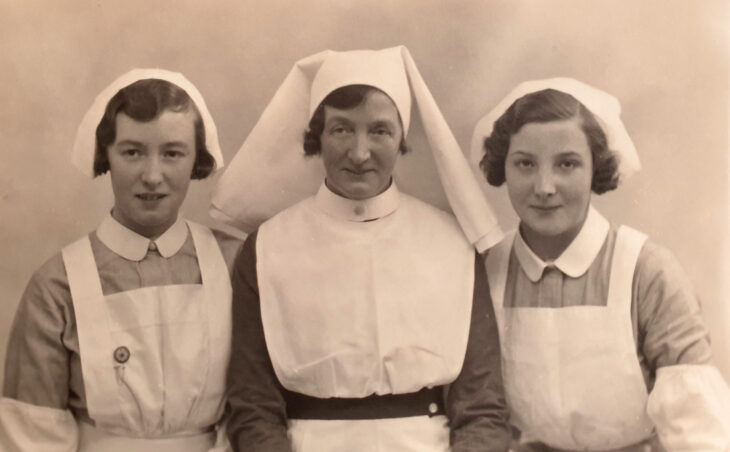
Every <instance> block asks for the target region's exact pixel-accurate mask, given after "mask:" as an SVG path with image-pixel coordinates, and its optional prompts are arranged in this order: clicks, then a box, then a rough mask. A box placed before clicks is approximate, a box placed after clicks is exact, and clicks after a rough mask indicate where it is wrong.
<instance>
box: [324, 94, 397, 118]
mask: <svg viewBox="0 0 730 452" xmlns="http://www.w3.org/2000/svg"><path fill="white" fill-rule="evenodd" d="M324 115H325V116H324V119H325V122H327V121H330V120H336V119H347V120H351V121H367V122H373V121H388V122H393V123H394V124H400V116H399V114H398V108H396V106H395V103H393V101H392V100H391V99H390V97H388V96H387V95H386V94H385V93H382V92H380V91H377V90H371V91H369V92H368V93H367V94H366V95H365V98H364V99H363V101H362V102H361V103H360V105H358V106H356V107H354V108H350V109H340V108H335V107H332V106H329V105H325V107H324Z"/></svg>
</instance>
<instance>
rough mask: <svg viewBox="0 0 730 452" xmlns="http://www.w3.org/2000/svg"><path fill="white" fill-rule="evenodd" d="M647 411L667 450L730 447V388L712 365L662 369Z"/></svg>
mask: <svg viewBox="0 0 730 452" xmlns="http://www.w3.org/2000/svg"><path fill="white" fill-rule="evenodd" d="M647 412H648V414H649V417H650V418H651V420H652V421H653V422H654V426H655V428H656V431H657V434H658V436H659V439H660V441H661V443H662V445H663V446H664V447H665V448H666V449H667V451H670V452H671V451H700V450H701V451H708V452H709V451H730V389H728V386H727V383H726V382H725V380H723V378H722V376H721V375H720V372H718V370H717V369H716V368H715V367H713V366H711V365H690V364H680V365H676V366H667V367H662V368H660V369H658V371H657V378H656V383H655V385H654V389H653V390H652V392H651V394H650V395H649V401H648V402H647Z"/></svg>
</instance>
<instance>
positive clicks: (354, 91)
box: [304, 85, 408, 156]
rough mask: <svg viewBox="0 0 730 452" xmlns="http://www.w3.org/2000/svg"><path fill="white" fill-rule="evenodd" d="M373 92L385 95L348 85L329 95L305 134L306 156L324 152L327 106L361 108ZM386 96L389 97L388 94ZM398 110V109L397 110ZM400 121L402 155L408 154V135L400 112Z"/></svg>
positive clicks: (366, 87)
mask: <svg viewBox="0 0 730 452" xmlns="http://www.w3.org/2000/svg"><path fill="white" fill-rule="evenodd" d="M372 91H377V92H380V93H383V94H385V93H384V92H383V91H381V90H379V89H378V88H375V87H374V86H370V85H346V86H342V87H340V88H337V89H336V90H334V91H332V92H331V93H329V94H328V95H327V97H325V98H324V100H322V102H320V103H319V105H318V106H317V109H316V110H314V114H312V119H310V120H309V127H308V128H307V131H306V132H304V154H305V155H306V156H313V155H318V154H319V153H320V152H321V151H322V141H321V137H322V132H323V131H324V107H325V106H329V107H332V108H337V109H339V110H351V109H353V108H357V107H358V106H360V105H361V104H362V103H363V102H364V101H365V98H366V97H367V95H368V94H369V93H370V92H372ZM385 95H386V96H387V94H385ZM388 99H390V96H388ZM391 101H392V99H391ZM393 105H395V102H393ZM396 110H398V109H397V108H396ZM398 121H399V123H400V126H401V130H402V131H403V136H402V137H401V141H400V144H399V145H398V151H399V152H400V153H401V154H405V153H406V152H408V146H406V133H405V130H403V121H402V119H401V117H400V112H398Z"/></svg>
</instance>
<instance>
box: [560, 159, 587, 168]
mask: <svg viewBox="0 0 730 452" xmlns="http://www.w3.org/2000/svg"><path fill="white" fill-rule="evenodd" d="M581 165H582V162H581V161H580V160H578V159H563V160H560V161H559V162H558V167H559V168H560V169H562V170H573V169H575V168H579V167H580V166H581Z"/></svg>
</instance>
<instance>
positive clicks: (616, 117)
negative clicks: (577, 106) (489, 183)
mask: <svg viewBox="0 0 730 452" xmlns="http://www.w3.org/2000/svg"><path fill="white" fill-rule="evenodd" d="M545 89H554V90H556V91H561V92H563V93H566V94H570V95H571V96H573V97H574V98H575V99H576V100H577V101H578V102H580V103H582V104H583V105H584V106H585V107H586V108H587V109H588V110H589V111H590V112H591V113H593V115H594V116H595V117H596V120H597V121H598V123H599V124H600V125H601V127H602V128H603V132H604V133H605V134H606V138H607V140H608V148H609V150H611V151H612V152H615V153H616V154H617V155H618V157H619V168H618V171H619V175H620V176H621V179H622V180H623V179H626V178H628V177H629V176H630V175H631V174H633V173H634V172H636V171H638V170H639V169H641V163H640V162H639V155H638V154H637V153H636V148H635V147H634V143H633V142H632V141H631V137H629V133H628V132H627V131H626V127H625V126H624V123H623V122H622V121H621V104H620V103H619V101H618V100H617V99H616V98H615V97H613V96H612V95H610V94H608V93H606V92H604V91H601V90H599V89H596V88H594V87H592V86H590V85H587V84H585V83H583V82H579V81H578V80H575V79H572V78H567V77H558V78H551V79H546V80H533V81H529V82H523V83H520V84H519V85H517V87H515V89H513V90H512V91H511V92H510V93H509V94H508V95H507V97H505V98H504V99H502V100H501V101H500V102H499V103H498V104H497V106H496V107H494V108H493V109H492V111H490V112H489V113H488V114H487V115H486V116H484V117H483V118H482V119H481V120H479V122H478V123H477V126H476V128H475V129H474V134H473V135H472V139H471V147H470V160H471V162H472V164H473V165H475V167H476V168H478V167H479V161H480V160H481V158H482V156H483V155H484V148H483V146H484V139H485V138H487V137H489V136H490V135H491V134H492V129H493V128H494V122H495V121H496V120H497V119H499V117H500V116H502V115H503V114H504V112H506V111H507V109H508V108H509V107H510V106H511V105H512V104H513V103H514V102H515V101H516V100H518V99H520V98H521V97H523V96H526V95H527V94H531V93H535V92H538V91H542V90H545ZM480 173H481V172H480Z"/></svg>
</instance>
